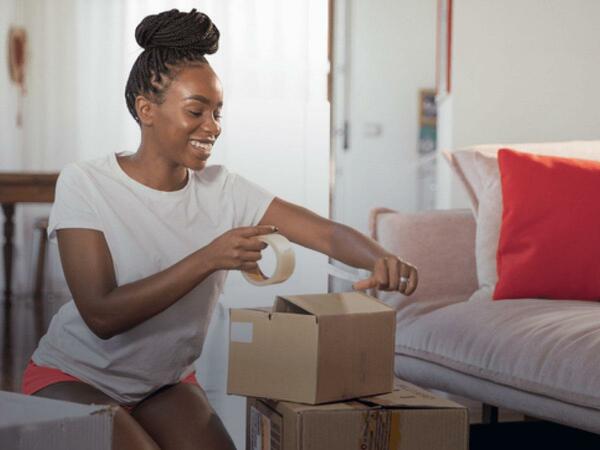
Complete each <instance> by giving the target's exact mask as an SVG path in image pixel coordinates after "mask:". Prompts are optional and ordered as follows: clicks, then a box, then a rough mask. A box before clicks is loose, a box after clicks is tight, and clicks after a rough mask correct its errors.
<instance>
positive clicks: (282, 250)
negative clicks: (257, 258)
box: [242, 233, 296, 286]
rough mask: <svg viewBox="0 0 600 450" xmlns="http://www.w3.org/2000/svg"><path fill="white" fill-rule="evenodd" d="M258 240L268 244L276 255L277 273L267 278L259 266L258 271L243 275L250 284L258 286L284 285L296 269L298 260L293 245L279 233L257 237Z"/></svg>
mask: <svg viewBox="0 0 600 450" xmlns="http://www.w3.org/2000/svg"><path fill="white" fill-rule="evenodd" d="M257 239H259V240H260V241H263V242H264V243H266V244H267V245H268V246H269V247H271V249H272V250H273V252H274V253H275V257H276V259H277V263H276V265H275V271H274V272H273V275H271V276H270V277H268V278H267V276H266V275H265V274H264V273H263V272H262V270H260V266H259V267H258V268H257V269H256V271H252V272H247V271H242V275H243V276H244V278H245V279H246V281H247V282H248V283H251V284H254V285H256V286H267V285H269V284H277V283H283V282H284V281H285V280H287V279H288V278H289V277H290V276H291V275H292V273H294V267H296V258H295V256H294V249H293V248H292V244H291V243H290V241H288V240H287V239H286V238H285V237H284V236H282V235H281V234H277V233H273V234H264V235H262V236H257Z"/></svg>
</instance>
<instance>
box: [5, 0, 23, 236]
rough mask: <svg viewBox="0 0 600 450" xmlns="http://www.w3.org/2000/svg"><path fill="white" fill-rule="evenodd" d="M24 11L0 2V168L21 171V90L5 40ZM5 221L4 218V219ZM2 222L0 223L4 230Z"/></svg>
mask: <svg viewBox="0 0 600 450" xmlns="http://www.w3.org/2000/svg"><path fill="white" fill-rule="evenodd" d="M21 16H22V11H21V8H20V6H19V2H18V1H17V0H2V1H0V31H1V32H2V35H1V36H2V45H0V61H2V63H0V64H1V67H2V69H1V70H0V170H18V169H20V168H21V163H22V149H21V145H22V142H21V141H22V135H23V133H22V129H21V128H17V126H16V112H17V108H18V101H19V100H18V99H19V95H20V94H19V89H18V88H17V86H16V85H15V84H13V83H12V82H11V81H10V76H9V73H8V70H7V64H6V61H8V45H7V43H6V39H7V37H8V30H9V28H10V27H11V26H15V25H22V23H21ZM1 222H3V221H1ZM1 226H2V224H0V230H1Z"/></svg>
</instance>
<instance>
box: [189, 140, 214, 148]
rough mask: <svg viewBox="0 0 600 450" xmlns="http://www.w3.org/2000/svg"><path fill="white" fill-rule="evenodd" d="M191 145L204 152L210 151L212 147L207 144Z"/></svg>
mask: <svg viewBox="0 0 600 450" xmlns="http://www.w3.org/2000/svg"><path fill="white" fill-rule="evenodd" d="M190 143H191V144H192V146H193V147H194V148H199V149H202V150H210V148H211V147H212V146H211V144H205V143H204V142H198V141H190Z"/></svg>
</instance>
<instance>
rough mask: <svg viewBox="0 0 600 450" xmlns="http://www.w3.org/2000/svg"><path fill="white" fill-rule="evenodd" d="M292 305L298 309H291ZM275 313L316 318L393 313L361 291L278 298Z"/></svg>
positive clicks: (383, 304) (386, 306)
mask: <svg viewBox="0 0 600 450" xmlns="http://www.w3.org/2000/svg"><path fill="white" fill-rule="evenodd" d="M290 304H291V305H294V306H295V307H296V308H293V307H290ZM298 308H299V310H298ZM273 311H278V312H295V313H304V314H307V313H308V314H313V315H315V316H337V315H345V314H368V313H376V312H393V310H392V308H390V307H389V306H388V305H386V304H385V303H383V302H381V301H379V300H378V299H376V298H374V297H371V296H369V295H367V294H364V293H362V292H359V291H355V292H341V293H337V294H313V295H286V296H278V297H277V299H276V300H275V304H274V306H273Z"/></svg>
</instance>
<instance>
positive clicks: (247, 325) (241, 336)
mask: <svg viewBox="0 0 600 450" xmlns="http://www.w3.org/2000/svg"><path fill="white" fill-rule="evenodd" d="M252 329H253V324H252V322H231V329H230V334H229V340H230V341H231V342H243V343H245V344H250V343H251V342H252V331H253V330H252Z"/></svg>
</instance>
